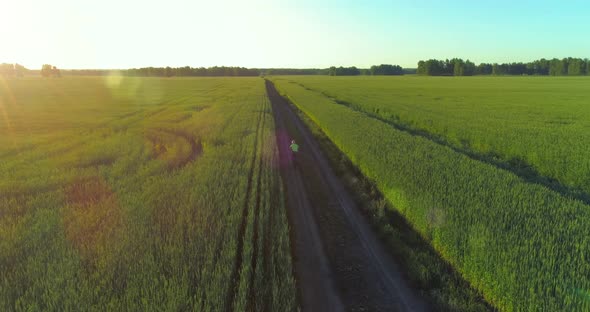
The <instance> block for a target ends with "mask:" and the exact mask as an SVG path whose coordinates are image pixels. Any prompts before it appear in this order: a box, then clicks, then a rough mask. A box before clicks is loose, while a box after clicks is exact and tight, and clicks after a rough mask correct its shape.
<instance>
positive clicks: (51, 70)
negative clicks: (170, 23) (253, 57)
mask: <svg viewBox="0 0 590 312" xmlns="http://www.w3.org/2000/svg"><path fill="white" fill-rule="evenodd" d="M113 72H117V73H119V74H121V75H124V76H136V77H221V76H230V77H247V76H261V75H329V76H355V75H403V74H415V73H416V69H412V68H402V67H401V66H399V65H389V64H381V65H374V66H371V68H366V69H365V68H356V67H354V66H352V67H342V66H340V67H335V66H332V67H330V68H324V69H318V68H245V67H227V66H215V67H209V68H205V67H190V66H184V67H143V68H131V69H122V70H108V69H58V68H57V67H55V66H52V65H49V64H44V65H43V68H42V69H41V70H29V69H26V68H25V67H23V66H21V65H19V64H6V63H3V64H0V76H4V77H21V76H24V75H28V76H30V75H41V76H43V77H60V76H61V75H64V76H104V75H109V74H111V73H113Z"/></svg>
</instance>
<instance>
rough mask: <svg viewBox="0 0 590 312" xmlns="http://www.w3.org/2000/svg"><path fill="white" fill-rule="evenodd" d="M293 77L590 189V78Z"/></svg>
mask: <svg viewBox="0 0 590 312" xmlns="http://www.w3.org/2000/svg"><path fill="white" fill-rule="evenodd" d="M288 79H289V80H291V81H294V82H296V83H299V84H301V85H303V86H305V87H306V88H309V89H312V90H315V91H318V92H320V93H323V94H324V95H326V96H329V97H332V98H334V99H335V100H336V101H338V102H340V103H342V104H345V105H348V106H350V107H351V108H353V109H356V110H359V111H362V112H365V113H367V114H369V115H371V116H375V117H378V118H380V119H383V120H386V121H388V122H391V123H392V124H394V125H396V126H398V127H401V128H404V129H407V130H409V131H418V132H420V133H425V134H426V135H428V136H430V137H431V138H434V139H436V140H438V141H441V142H444V143H445V144H448V145H449V146H452V147H454V148H457V149H460V150H463V151H466V152H468V153H470V154H474V155H477V156H481V157H483V158H486V159H489V160H492V161H494V162H501V163H504V164H506V165H507V166H510V167H513V168H514V169H516V170H517V171H520V172H523V173H525V174H526V175H529V176H531V178H537V179H538V178H539V176H541V177H542V179H543V180H545V181H546V182H548V183H551V184H554V183H556V182H557V183H559V184H560V185H561V186H563V188H564V189H571V190H572V191H574V192H572V193H573V194H580V193H590V147H589V145H588V144H586V143H585V142H588V141H590V108H589V107H588V103H590V78H589V77H415V76H414V77H413V76H408V77H354V78H353V77H321V76H318V77H313V76H306V77H295V76H293V77H289V78H288ZM583 197H585V198H587V199H588V198H590V197H589V196H587V195H586V196H583Z"/></svg>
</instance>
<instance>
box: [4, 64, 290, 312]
mask: <svg viewBox="0 0 590 312" xmlns="http://www.w3.org/2000/svg"><path fill="white" fill-rule="evenodd" d="M273 131H274V124H273V119H272V112H271V111H270V105H269V103H268V99H267V97H266V94H265V89H264V83H263V81H262V80H261V79H259V78H229V79H228V78H201V79H199V78H195V79H189V78H187V79H157V78H124V77H116V76H111V77H104V78H103V77H100V78H99V77H93V78H62V79H33V78H27V79H16V80H0V276H1V278H0V310H2V311H13V310H14V311H24V310H27V311H35V310H40V311H67V310H80V309H82V310H100V311H104V310H119V311H121V310H123V311H134V310H135V311H162V310H166V311H172V310H176V311H183V310H197V311H223V310H225V311H230V310H232V309H233V310H236V311H243V310H245V309H252V310H256V311H261V310H263V309H266V310H268V311H291V310H294V309H296V295H295V284H294V279H293V276H292V265H291V256H290V246H289V232H288V225H287V219H286V215H285V208H284V206H283V205H284V200H283V196H284V195H283V190H282V183H281V181H280V176H279V173H278V168H277V167H276V166H277V163H278V162H277V158H278V154H277V148H276V145H275V140H274V133H273Z"/></svg>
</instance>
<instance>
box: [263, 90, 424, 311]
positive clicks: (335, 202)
mask: <svg viewBox="0 0 590 312" xmlns="http://www.w3.org/2000/svg"><path fill="white" fill-rule="evenodd" d="M266 88H267V92H268V95H269V98H270V100H271V103H272V109H273V113H274V118H275V124H276V129H277V143H278V146H279V152H280V158H281V160H280V164H281V174H282V177H283V181H284V184H285V187H286V192H287V206H288V214H289V219H290V220H289V221H290V223H291V227H292V228H293V235H292V240H293V242H294V255H295V270H296V276H297V280H298V287H299V289H300V293H299V296H300V299H301V304H302V309H303V311H429V310H430V308H428V307H427V304H426V303H425V301H424V300H423V299H422V298H421V297H420V296H419V295H418V294H417V293H416V292H415V291H413V290H412V289H411V288H410V287H409V286H408V285H407V283H406V282H405V281H404V280H403V279H402V277H401V274H400V272H399V268H398V267H397V265H396V264H395V262H394V261H393V260H392V259H391V257H390V256H389V255H388V254H387V253H386V252H385V251H384V249H383V247H382V246H381V243H380V242H379V241H378V240H377V237H376V236H375V234H374V232H373V231H372V229H371V228H370V226H369V224H368V223H367V222H366V220H365V217H364V216H362V215H361V214H360V212H359V209H358V207H356V203H355V202H354V201H353V199H352V197H351V196H350V195H349V194H348V192H347V190H346V189H345V188H344V185H343V184H342V182H341V181H340V180H339V179H338V178H337V177H336V175H335V174H334V172H333V171H332V169H331V168H330V165H329V163H328V160H327V159H326V158H325V156H324V155H323V154H322V152H321V150H320V147H319V145H318V143H317V142H316V140H315V138H314V137H313V136H312V134H311V133H310V131H309V130H308V129H307V127H306V126H305V125H304V124H303V123H302V121H301V120H300V119H299V118H298V116H297V114H296V113H295V112H294V111H293V110H292V108H291V107H290V106H289V104H288V103H287V102H286V101H285V99H284V98H283V97H281V96H280V95H279V94H278V93H277V91H276V90H275V88H274V86H273V85H272V83H270V82H268V81H267V82H266ZM292 138H295V139H296V140H297V143H298V144H299V145H300V152H299V153H298V159H297V162H296V164H293V163H291V154H290V152H289V144H290V140H291V139H292Z"/></svg>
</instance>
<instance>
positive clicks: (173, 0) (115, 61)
mask: <svg viewBox="0 0 590 312" xmlns="http://www.w3.org/2000/svg"><path fill="white" fill-rule="evenodd" d="M0 11H1V12H2V14H1V15H2V18H0V38H2V39H1V40H0V62H11V63H14V62H18V63H20V64H23V65H25V66H27V67H29V68H39V67H40V66H41V64H43V63H50V64H53V65H56V66H58V67H61V68H130V67H143V66H167V65H169V66H185V65H189V66H193V67H198V66H205V67H208V66H214V65H227V66H245V67H300V68H301V67H329V66H331V65H337V66H338V65H343V66H353V65H354V66H357V67H368V66H370V65H373V64H381V63H387V64H399V65H402V66H404V67H415V66H416V63H417V62H418V60H421V59H428V58H451V57H461V58H464V59H470V60H472V61H474V62H476V63H479V62H509V61H529V60H534V59H538V58H542V57H545V58H553V57H558V58H562V57H566V56H572V57H590V40H589V37H588V36H589V34H588V32H589V30H590V1H518V0H514V1H505V0H499V1H483V0H482V1H478V0H472V1H425V0H415V1H398V0H391V1H360V0H359V1H347V0H341V1H336V0H327V1H323V0H277V1H266V0H250V1H247V0H240V1H238V0H217V1H216V0H212V1H201V0H165V1H151V0H141V1H136V0H93V1H87V0H51V1H46V0H18V1H12V0H5V1H2V3H0Z"/></svg>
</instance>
